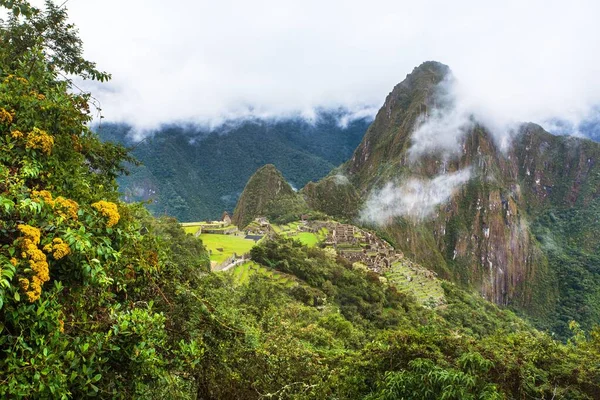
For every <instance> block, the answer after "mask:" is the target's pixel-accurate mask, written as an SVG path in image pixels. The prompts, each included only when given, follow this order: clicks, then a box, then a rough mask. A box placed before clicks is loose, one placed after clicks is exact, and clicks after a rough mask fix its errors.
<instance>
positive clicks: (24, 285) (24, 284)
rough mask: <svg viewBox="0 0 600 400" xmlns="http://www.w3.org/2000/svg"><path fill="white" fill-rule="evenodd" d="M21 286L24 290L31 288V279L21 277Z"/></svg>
mask: <svg viewBox="0 0 600 400" xmlns="http://www.w3.org/2000/svg"><path fill="white" fill-rule="evenodd" d="M19 286H21V289H23V290H24V291H26V290H27V289H29V279H27V278H19Z"/></svg>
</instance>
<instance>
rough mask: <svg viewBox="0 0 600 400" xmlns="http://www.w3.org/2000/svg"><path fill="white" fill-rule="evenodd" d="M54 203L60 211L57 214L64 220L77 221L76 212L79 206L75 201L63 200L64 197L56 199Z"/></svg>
mask: <svg viewBox="0 0 600 400" xmlns="http://www.w3.org/2000/svg"><path fill="white" fill-rule="evenodd" d="M54 203H55V205H56V206H57V207H59V208H60V209H59V210H58V213H59V214H60V215H62V216H63V217H65V218H68V217H70V218H72V219H77V211H78V210H79V204H77V202H76V201H75V200H71V199H65V198H64V197H60V196H59V197H57V198H56V200H54Z"/></svg>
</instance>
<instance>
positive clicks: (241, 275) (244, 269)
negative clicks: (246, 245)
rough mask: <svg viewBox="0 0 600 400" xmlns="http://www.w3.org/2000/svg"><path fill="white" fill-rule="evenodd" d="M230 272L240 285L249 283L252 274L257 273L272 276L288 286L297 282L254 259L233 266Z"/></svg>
mask: <svg viewBox="0 0 600 400" xmlns="http://www.w3.org/2000/svg"><path fill="white" fill-rule="evenodd" d="M230 273H231V274H233V279H234V280H235V282H236V284H238V285H244V284H246V283H248V280H249V279H250V276H252V275H256V274H258V275H262V276H266V277H269V278H272V279H273V280H275V281H276V282H277V283H281V284H282V285H283V286H286V287H291V286H294V285H295V284H296V282H294V280H293V279H290V278H289V277H287V276H286V275H284V274H281V273H279V272H277V271H273V270H270V269H268V268H265V267H263V266H262V265H259V264H257V263H255V262H253V261H248V262H245V263H243V264H240V265H238V266H237V267H235V268H233V269H232V270H231V271H230Z"/></svg>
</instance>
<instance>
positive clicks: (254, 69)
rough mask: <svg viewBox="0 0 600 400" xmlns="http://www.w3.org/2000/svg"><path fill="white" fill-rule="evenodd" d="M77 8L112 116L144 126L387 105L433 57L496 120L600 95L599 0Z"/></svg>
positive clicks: (563, 116) (559, 109)
mask: <svg viewBox="0 0 600 400" xmlns="http://www.w3.org/2000/svg"><path fill="white" fill-rule="evenodd" d="M67 7H68V8H69V10H70V16H71V20H72V21H73V22H74V23H75V24H76V25H77V26H78V27H79V28H80V33H81V36H82V39H83V41H84V48H85V54H86V56H87V57H88V58H89V59H91V60H93V61H95V62H97V64H98V66H99V67H100V68H101V69H105V70H107V71H108V72H111V73H112V74H113V77H114V79H113V80H112V81H111V82H109V83H108V84H97V83H94V82H89V81H86V82H80V83H81V85H80V86H82V87H84V88H85V89H86V90H90V91H91V92H92V93H93V94H94V96H95V97H96V98H98V99H99V101H100V103H101V107H102V109H103V112H102V114H103V115H104V117H105V119H106V120H108V121H114V122H127V123H129V124H132V125H135V126H136V127H138V128H140V129H141V131H144V130H143V129H146V130H148V129H152V128H155V127H156V126H158V125H160V124H162V123H172V122H177V121H180V122H181V121H187V122H190V121H191V122H193V123H201V124H208V125H211V124H213V125H214V124H217V123H218V121H222V120H228V119H235V118H242V117H248V116H259V117H264V116H279V115H292V114H295V115H302V116H305V117H306V118H310V116H311V115H313V114H314V110H315V109H318V108H338V107H344V108H346V109H349V110H368V109H373V110H376V109H378V108H379V107H380V106H381V104H382V103H383V101H384V99H385V96H386V95H387V93H389V91H390V90H391V89H392V88H393V86H394V85H395V84H397V83H398V82H400V81H402V80H403V79H404V76H405V75H406V74H407V73H409V72H410V71H411V70H412V68H413V67H415V66H417V65H419V64H420V63H421V62H423V61H425V60H438V61H441V62H443V63H445V64H447V65H449V66H450V68H451V69H452V71H453V72H454V75H455V76H456V78H457V81H458V82H459V83H460V85H459V87H458V88H457V92H458V93H460V95H461V97H460V98H461V99H462V100H463V101H464V102H466V103H468V104H471V105H472V106H473V107H471V109H470V111H473V108H475V109H476V110H474V111H477V112H478V113H479V114H480V115H482V116H485V118H486V120H487V121H486V123H488V124H489V125H493V124H495V123H498V124H499V125H500V126H504V125H505V124H506V121H509V120H514V121H531V122H536V123H540V124H542V125H544V123H545V121H552V120H556V119H560V120H563V121H567V122H568V124H571V125H572V126H573V127H575V129H576V128H577V127H578V126H579V125H580V122H581V121H582V120H584V119H585V118H586V116H587V115H589V113H590V110H591V109H592V108H593V107H594V106H596V105H598V104H600V70H599V69H600V62H599V61H600V60H599V58H600V53H599V52H598V51H596V49H597V44H596V41H597V38H598V37H600V24H598V23H597V16H598V15H600V3H598V2H595V1H576V2H569V3H565V2H559V1H541V0H538V1H529V2H522V1H507V2H501V3H498V4H494V5H493V6H490V5H489V4H487V3H485V2H479V1H456V2H446V1H441V0H434V1H428V2H408V1H391V0H376V1H373V2H369V3H365V2H359V1H353V0H351V1H344V2H341V1H335V0H334V1H330V2H325V3H323V2H320V1H312V0H308V1H305V2H292V1H274V0H262V1H252V2H242V1H223V2H208V1H191V0H185V1H184V0H178V1H173V2H164V1H160V0H144V1H142V0H130V1H127V2H122V1H117V0H106V1H104V2H103V3H102V5H98V4H96V3H93V2H89V1H84V0H71V1H69V2H68V3H67ZM458 112H461V111H460V110H458ZM341 123H342V124H343V122H341ZM142 128H143V129H142ZM454 128H456V129H457V131H460V130H461V127H460V125H458V124H457V125H455V126H454Z"/></svg>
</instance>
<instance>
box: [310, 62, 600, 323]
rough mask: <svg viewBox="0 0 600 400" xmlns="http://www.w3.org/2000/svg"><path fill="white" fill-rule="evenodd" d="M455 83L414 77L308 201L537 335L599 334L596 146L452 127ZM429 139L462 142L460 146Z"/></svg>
mask: <svg viewBox="0 0 600 400" xmlns="http://www.w3.org/2000/svg"><path fill="white" fill-rule="evenodd" d="M452 79H453V78H452V75H451V72H450V69H449V68H448V67H447V66H445V65H443V64H440V63H437V62H426V63H424V64H422V65H421V66H419V67H417V68H415V69H414V71H413V72H412V73H411V74H409V75H408V76H407V77H406V79H405V80H404V81H402V82H401V83H400V84H398V85H397V86H396V87H394V89H393V90H392V92H391V93H390V94H389V95H388V96H387V98H386V100H385V103H384V105H383V107H382V108H381V109H380V110H379V112H378V114H377V117H376V119H375V121H374V122H373V123H372V124H371V126H370V127H369V129H368V130H367V133H366V134H365V136H364V138H363V140H362V142H361V143H360V145H359V146H358V147H357V149H356V150H355V152H354V154H353V156H352V157H351V158H350V159H349V160H348V161H347V162H346V163H345V164H343V165H342V166H341V167H340V168H338V169H337V170H336V171H334V172H332V174H331V175H330V176H329V177H327V178H326V179H324V180H322V181H320V182H319V183H316V184H309V185H308V186H307V187H306V188H305V189H304V190H303V192H304V193H305V195H306V198H307V201H308V203H309V204H310V205H311V206H312V207H314V208H316V209H318V210H320V211H323V212H326V213H329V214H332V215H334V216H337V217H343V218H348V217H351V218H352V217H353V218H354V219H358V220H360V221H361V223H362V224H365V225H371V226H375V227H377V229H379V231H380V232H382V234H384V235H385V237H387V238H389V239H390V240H391V241H393V243H394V244H395V246H396V247H397V248H398V249H400V250H402V251H403V252H404V253H405V254H406V255H407V256H409V257H411V258H413V259H415V260H416V261H418V262H420V263H422V264H423V265H425V266H427V267H428V268H431V269H433V270H435V271H436V272H438V273H439V274H440V276H442V277H444V278H447V279H450V280H452V281H455V282H460V283H461V284H462V285H463V286H464V287H469V288H472V289H475V290H477V291H479V292H480V293H481V294H482V295H483V296H484V297H485V298H487V299H490V300H492V301H494V302H495V303H497V304H500V305H505V306H511V307H514V308H516V309H518V310H524V311H526V312H527V313H529V315H530V316H533V317H534V318H537V319H538V320H539V321H540V324H541V326H544V327H549V328H551V329H553V330H555V331H557V332H559V333H561V332H562V333H564V332H566V325H567V324H568V321H569V320H570V319H577V320H578V321H579V322H582V323H583V324H584V325H586V326H590V325H592V324H593V323H594V322H595V323H597V322H598V321H600V258H599V257H598V256H597V255H596V254H599V253H598V252H599V250H600V235H599V234H600V223H599V222H598V221H599V219H600V213H599V212H598V210H600V208H599V204H600V199H599V197H600V167H599V165H598V162H599V161H600V144H598V143H595V142H592V141H589V140H585V139H579V138H574V137H564V136H562V137H559V136H553V135H551V134H549V133H547V132H546V131H544V129H542V128H541V127H540V126H538V125H535V124H523V125H521V126H520V127H518V128H516V129H515V130H514V131H513V132H512V133H511V135H510V136H509V137H504V138H503V140H500V138H498V136H497V135H495V134H494V133H493V132H492V131H490V130H489V129H488V128H487V127H486V126H485V125H484V124H483V123H480V122H479V121H477V119H476V117H475V116H473V115H469V116H467V118H466V120H465V122H463V123H462V124H461V125H458V126H456V127H454V128H452V123H454V121H453V117H455V115H453V111H452V110H453V107H454V104H453V99H452V96H450V95H449V93H448V87H449V85H451V81H452ZM426 128H427V129H429V130H427V129H426ZM435 129H438V130H439V131H440V132H444V131H445V130H448V129H454V130H456V131H459V133H460V134H458V135H456V139H457V143H456V144H455V145H454V146H452V143H450V145H448V143H444V140H446V139H447V138H445V137H444V136H443V135H442V134H441V133H439V132H437V131H436V130H435ZM416 132H418V135H420V136H417V134H416ZM427 135H429V136H427ZM419 146H421V147H419ZM422 148H424V149H425V150H423V151H420V150H422ZM315 193H318V195H314V194H315ZM356 198H360V201H356ZM339 204H344V206H343V207H336V205H339ZM584 293H585V294H584Z"/></svg>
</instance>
